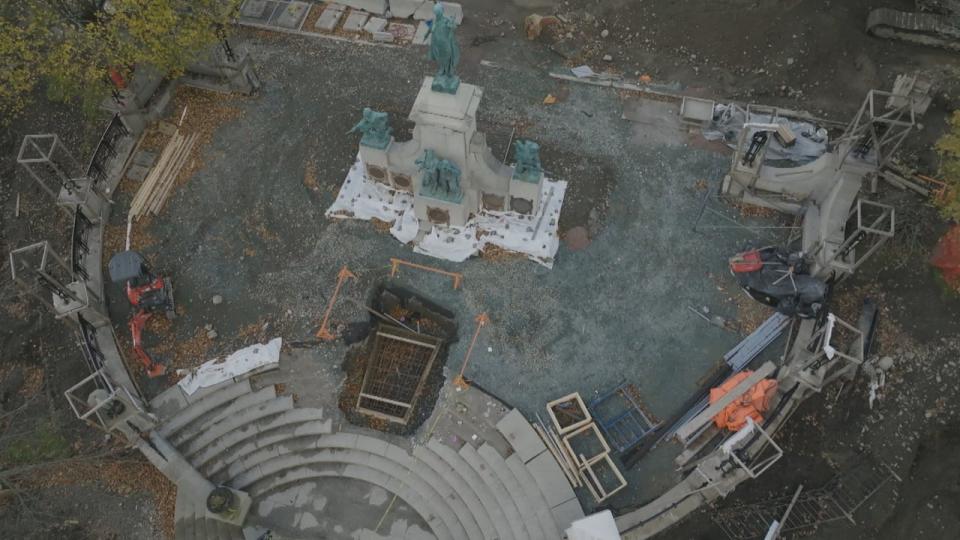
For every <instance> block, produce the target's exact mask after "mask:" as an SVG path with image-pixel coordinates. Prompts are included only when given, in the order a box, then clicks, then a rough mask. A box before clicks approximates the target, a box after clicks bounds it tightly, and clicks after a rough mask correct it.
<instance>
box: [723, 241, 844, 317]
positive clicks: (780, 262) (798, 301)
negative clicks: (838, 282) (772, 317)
mask: <svg viewBox="0 0 960 540" xmlns="http://www.w3.org/2000/svg"><path fill="white" fill-rule="evenodd" d="M730 272H731V273H732V274H733V276H734V277H735V278H736V279H737V283H739V284H740V286H741V287H742V288H743V290H744V291H746V293H747V294H749V295H750V296H751V297H752V298H753V299H754V300H757V301H758V302H761V303H763V304H766V305H768V306H771V307H773V308H775V309H776V310H777V311H778V312H780V313H783V314H784V315H789V316H791V317H792V316H797V317H800V318H803V319H811V318H814V317H816V316H817V314H818V313H819V312H820V309H821V308H822V307H823V305H824V303H825V302H826V299H827V296H828V295H829V294H830V286H829V284H828V283H827V282H826V281H824V280H822V279H820V278H817V277H814V276H812V275H810V268H809V264H808V263H807V261H806V259H805V258H804V256H803V253H802V252H793V253H791V252H789V251H787V250H786V249H783V248H780V247H776V246H770V247H765V248H760V249H754V250H750V251H745V252H743V253H738V254H737V255H735V256H733V257H732V258H731V259H730Z"/></svg>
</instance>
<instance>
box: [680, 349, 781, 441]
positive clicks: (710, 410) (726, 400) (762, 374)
mask: <svg viewBox="0 0 960 540" xmlns="http://www.w3.org/2000/svg"><path fill="white" fill-rule="evenodd" d="M774 370H776V366H775V365H774V364H773V362H766V363H764V364H763V365H762V366H760V369H758V370H756V371H754V372H753V373H751V374H750V375H749V376H748V377H747V378H746V379H744V380H742V381H740V384H738V385H736V386H734V387H733V389H732V390H730V391H729V392H727V393H726V394H724V396H723V397H721V398H720V399H718V400H717V401H716V402H715V403H712V404H710V406H709V407H707V408H706V410H704V411H703V412H702V413H700V414H698V415H697V416H695V417H694V418H693V419H692V420H690V421H689V422H687V423H686V424H684V425H682V426H680V429H678V430H677V438H678V439H680V440H681V441H683V442H684V443H686V442H687V439H689V438H690V437H691V436H692V435H694V434H695V433H697V432H698V431H699V429H700V428H701V427H702V426H703V425H704V424H706V423H708V422H711V421H713V417H714V416H716V415H718V414H720V411H722V410H723V409H724V408H726V406H727V405H729V404H731V403H733V402H734V401H735V400H736V399H738V398H739V397H740V396H742V395H743V394H745V393H746V392H747V390H750V388H752V387H753V385H755V384H757V383H758V382H760V381H761V380H763V379H765V378H767V375H770V374H771V373H773V372H774Z"/></svg>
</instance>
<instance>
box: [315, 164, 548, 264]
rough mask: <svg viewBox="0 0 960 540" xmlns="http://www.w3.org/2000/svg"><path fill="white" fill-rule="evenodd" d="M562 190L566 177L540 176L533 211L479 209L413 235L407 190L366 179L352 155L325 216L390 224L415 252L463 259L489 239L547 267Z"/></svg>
mask: <svg viewBox="0 0 960 540" xmlns="http://www.w3.org/2000/svg"><path fill="white" fill-rule="evenodd" d="M566 190H567V183H566V182H564V181H562V180H550V179H544V181H543V186H542V191H541V194H540V211H539V212H538V213H537V215H535V216H525V215H521V214H517V213H516V212H488V211H482V212H480V214H478V215H475V216H473V217H472V218H471V219H470V221H468V222H467V224H466V225H464V226H463V227H450V226H446V227H440V226H434V227H433V228H432V229H431V230H430V231H429V232H427V233H426V234H424V235H419V234H418V232H419V228H420V222H419V220H418V219H417V216H416V214H415V213H414V210H413V195H411V194H410V193H407V192H405V191H396V190H393V189H391V188H389V187H388V186H386V185H383V184H380V183H377V182H371V181H369V180H367V179H366V178H365V176H364V174H363V165H362V163H361V161H360V157H359V156H357V161H356V163H354V165H353V167H351V168H350V171H349V172H348V173H347V177H346V179H345V180H344V182H343V187H341V188H340V194H339V195H338V196H337V199H336V200H335V201H334V202H333V204H332V205H331V206H330V208H328V209H327V212H326V216H327V217H330V218H339V219H346V218H353V219H363V220H369V219H372V218H377V219H379V220H382V221H386V222H388V223H393V226H392V227H391V228H390V234H392V235H393V236H394V237H395V238H396V239H397V240H399V241H401V242H403V243H405V244H406V243H409V242H413V243H414V244H415V245H414V251H415V252H417V253H422V254H424V255H430V256H431V257H436V258H438V259H444V260H448V261H454V262H461V261H465V260H467V259H469V258H470V257H472V256H474V255H476V254H477V253H479V252H480V251H482V250H483V249H484V247H485V246H486V245H487V244H492V245H495V246H499V247H501V248H503V249H506V250H508V251H514V252H517V253H523V254H525V255H527V257H528V258H529V259H531V260H533V261H536V262H538V263H540V264H542V265H544V266H546V267H547V268H553V258H554V256H555V255H556V253H557V249H558V248H559V247H560V237H559V236H558V235H557V225H558V224H559V222H560V209H561V207H562V206H563V198H564V195H565V194H566ZM418 236H419V237H420V238H419V240H417V238H418Z"/></svg>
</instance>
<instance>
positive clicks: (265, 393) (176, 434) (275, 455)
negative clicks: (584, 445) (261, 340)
mask: <svg viewBox="0 0 960 540" xmlns="http://www.w3.org/2000/svg"><path fill="white" fill-rule="evenodd" d="M153 406H154V412H155V413H157V414H158V416H159V417H160V418H161V419H162V423H161V425H160V426H159V427H158V428H157V431H158V433H159V434H160V435H163V436H164V437H166V438H167V439H168V440H169V441H170V442H171V443H172V444H173V445H174V446H175V447H176V448H177V449H178V450H179V451H180V452H181V453H182V454H183V456H184V457H185V458H186V459H187V460H188V461H190V463H192V464H193V466H194V467H196V469H197V470H198V471H199V472H200V473H201V474H202V475H203V476H205V477H206V478H208V479H209V480H210V481H211V482H213V483H214V484H217V485H227V486H230V487H232V488H235V489H239V490H242V491H245V492H246V493H248V494H249V495H250V497H251V498H252V500H253V504H254V505H256V504H257V501H258V500H263V499H264V498H265V497H266V496H268V495H269V494H270V493H272V492H275V491H277V490H279V489H284V488H288V487H291V486H292V485H294V484H298V483H304V482H310V481H316V480H319V479H323V478H326V477H342V478H351V479H355V480H360V481H363V482H367V483H369V484H373V485H376V486H379V487H381V488H383V489H384V490H386V491H388V492H390V493H392V494H395V495H396V496H397V497H398V498H399V499H401V500H402V501H403V502H404V503H406V504H407V506H409V507H410V508H411V509H413V510H414V511H415V512H416V513H418V514H419V515H420V517H421V518H422V520H423V521H424V523H426V525H427V526H428V527H429V528H430V530H431V532H432V533H433V535H434V536H435V537H436V538H437V539H438V540H484V539H487V540H528V539H529V540H555V539H560V538H563V535H562V531H564V530H565V529H566V528H567V527H568V526H569V524H570V523H571V522H572V521H574V520H576V519H579V518H581V517H583V511H582V509H581V507H580V504H579V501H578V500H577V499H576V496H575V495H574V493H573V490H572V488H571V487H570V485H569V484H568V483H567V480H566V478H565V477H564V475H563V472H562V471H561V470H560V468H559V465H558V464H557V462H556V461H555V460H554V458H553V456H552V455H551V454H550V453H549V452H547V451H546V447H545V446H544V445H543V443H542V441H541V440H540V439H539V437H538V436H537V435H536V433H535V432H534V430H533V429H532V427H531V426H530V424H529V423H528V422H527V421H526V420H525V419H524V418H523V416H522V415H521V414H520V413H519V411H516V410H513V411H511V412H510V413H509V414H507V415H506V416H504V417H503V418H502V419H501V420H500V421H499V422H498V423H497V425H496V429H497V431H498V432H499V433H500V435H498V437H502V438H501V441H500V444H497V445H496V446H499V447H500V448H501V450H498V449H497V448H495V447H494V446H495V445H492V444H488V443H487V442H484V441H482V440H478V441H475V443H476V444H473V443H462V444H461V445H459V446H454V445H448V444H446V443H445V442H443V441H441V440H440V439H436V438H432V439H429V440H428V441H427V442H426V444H422V445H416V446H414V447H413V449H412V451H409V450H408V449H406V448H403V447H401V446H398V445H396V444H393V443H391V442H388V441H386V440H384V439H383V438H380V436H379V434H378V433H377V432H373V431H369V430H367V431H365V432H364V433H352V432H338V433H332V432H331V428H332V420H331V419H330V418H325V417H324V414H323V411H322V410H321V409H311V408H297V407H294V403H293V399H292V397H290V396H282V395H277V393H276V389H275V386H273V385H268V386H264V387H262V388H256V387H255V386H254V385H253V384H251V382H250V380H249V379H244V380H240V381H237V382H234V381H230V382H228V383H224V384H220V385H217V386H215V387H211V388H207V389H203V390H201V391H198V392H197V393H196V394H194V395H193V396H185V395H183V394H182V393H181V394H180V395H178V396H176V399H170V398H169V396H168V397H167V398H164V399H159V400H154V403H153ZM504 448H505V449H506V451H503V449H504ZM175 519H176V524H175V532H176V538H177V540H195V539H196V540H205V539H230V540H233V539H238V540H239V539H242V538H244V535H243V530H242V529H241V528H240V527H236V526H231V525H228V524H226V523H223V522H220V521H217V520H214V519H211V518H210V517H208V515H207V513H206V509H205V508H204V506H203V505H202V504H198V503H196V502H193V501H191V500H190V497H188V496H187V494H180V493H178V496H177V507H176V515H175ZM377 538H380V537H379V536H377Z"/></svg>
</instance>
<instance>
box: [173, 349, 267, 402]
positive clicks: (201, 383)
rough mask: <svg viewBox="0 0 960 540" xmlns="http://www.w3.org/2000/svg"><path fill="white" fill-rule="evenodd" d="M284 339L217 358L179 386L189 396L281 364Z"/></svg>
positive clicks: (205, 364)
mask: <svg viewBox="0 0 960 540" xmlns="http://www.w3.org/2000/svg"><path fill="white" fill-rule="evenodd" d="M281 345H283V339H282V338H273V339H271V340H270V342H269V343H266V344H262V343H257V344H255V345H251V346H249V347H244V348H243V349H240V350H239V351H236V352H234V353H232V354H230V356H227V357H226V358H215V359H213V360H210V361H208V362H204V363H203V364H202V365H201V366H200V367H198V368H196V369H194V370H192V371H190V372H189V373H187V376H186V377H184V378H183V379H180V382H178V383H177V384H179V385H180V388H181V389H183V391H184V392H186V393H187V394H188V395H190V394H193V393H194V392H196V391H197V390H199V389H201V388H205V387H207V386H213V385H215V384H218V383H222V382H223V381H228V380H230V379H232V378H234V377H238V376H240V375H243V374H245V373H249V372H251V371H254V370H257V369H260V368H263V367H266V366H269V365H271V364H278V363H279V362H280V346H281Z"/></svg>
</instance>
